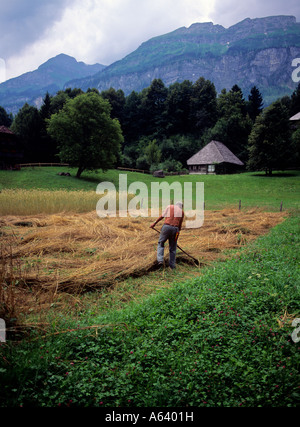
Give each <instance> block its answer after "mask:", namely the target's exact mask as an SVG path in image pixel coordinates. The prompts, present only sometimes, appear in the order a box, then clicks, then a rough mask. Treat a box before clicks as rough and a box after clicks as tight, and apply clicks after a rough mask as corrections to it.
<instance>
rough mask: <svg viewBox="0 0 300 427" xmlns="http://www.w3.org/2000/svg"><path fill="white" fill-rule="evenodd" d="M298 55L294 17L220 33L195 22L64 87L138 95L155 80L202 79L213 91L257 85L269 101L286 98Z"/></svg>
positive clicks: (299, 35) (299, 34) (247, 22)
mask: <svg viewBox="0 0 300 427" xmlns="http://www.w3.org/2000/svg"><path fill="white" fill-rule="evenodd" d="M297 56H300V24H299V23H297V22H296V18H295V17H294V16H284V15H279V16H273V17H272V16H271V17H266V18H255V19H250V18H246V19H244V20H243V21H241V22H239V23H237V24H235V25H233V26H231V27H229V28H228V29H225V28H224V27H222V26H221V25H219V24H213V23H211V22H209V23H195V24H192V25H191V26H190V27H188V28H186V27H181V28H179V29H177V30H175V31H172V32H171V33H168V34H164V35H162V36H157V37H153V38H151V39H149V40H148V41H146V42H144V43H142V44H141V45H140V46H139V48H138V49H136V50H135V51H134V52H132V53H130V54H129V55H127V56H125V57H124V58H123V59H122V60H120V61H116V62H115V63H113V64H111V65H109V66H108V67H106V69H105V70H103V72H102V73H98V74H96V75H95V76H92V77H90V78H84V79H80V80H74V81H70V82H68V83H67V85H65V87H66V86H70V87H81V88H82V89H83V90H86V89H88V87H96V88H97V89H98V90H99V91H102V90H105V89H108V88H109V87H114V88H115V89H116V90H117V89H122V90H123V91H124V92H125V94H129V93H130V92H131V91H133V90H135V91H140V90H142V89H143V88H145V87H148V86H149V85H150V84H151V81H152V80H153V79H155V78H161V79H162V80H163V82H164V83H165V84H166V85H167V86H169V85H170V84H173V83H175V82H180V81H183V80H185V79H186V80H191V81H192V82H194V81H196V80H197V79H198V78H199V77H205V78H206V79H208V80H210V81H212V82H213V83H214V84H215V86H216V89H217V91H218V92H220V91H221V90H222V89H223V88H226V89H230V88H231V87H232V86H233V85H234V84H238V85H239V86H240V87H241V88H242V90H243V91H244V92H246V91H249V90H250V88H251V86H253V85H256V86H258V87H259V88H260V89H261V91H262V93H263V95H264V97H267V98H269V99H268V101H269V102H272V101H273V100H275V99H276V98H277V97H280V96H284V95H289V94H291V92H292V91H293V90H294V89H295V87H296V85H295V83H294V82H293V81H292V79H291V74H292V71H293V69H292V67H291V63H292V60H293V59H294V58H295V57H297Z"/></svg>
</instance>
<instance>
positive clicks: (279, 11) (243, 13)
mask: <svg viewBox="0 0 300 427" xmlns="http://www.w3.org/2000/svg"><path fill="white" fill-rule="evenodd" d="M275 15H292V16H296V18H297V22H300V2H299V0H264V1H261V0H251V1H247V2H244V1H236V0H215V7H214V12H213V13H212V14H211V16H212V19H213V21H214V23H216V24H220V25H223V26H224V27H225V28H228V27H230V26H232V25H234V24H237V23H238V22H240V21H243V20H244V19H246V18H251V19H255V18H263V17H267V16H275Z"/></svg>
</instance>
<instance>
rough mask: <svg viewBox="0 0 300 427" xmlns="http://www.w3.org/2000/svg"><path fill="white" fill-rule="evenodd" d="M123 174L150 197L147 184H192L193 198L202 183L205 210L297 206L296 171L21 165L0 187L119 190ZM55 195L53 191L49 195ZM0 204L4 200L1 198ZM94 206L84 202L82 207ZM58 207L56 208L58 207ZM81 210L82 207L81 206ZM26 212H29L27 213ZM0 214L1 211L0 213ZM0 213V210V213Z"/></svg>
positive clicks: (1, 178)
mask: <svg viewBox="0 0 300 427" xmlns="http://www.w3.org/2000/svg"><path fill="white" fill-rule="evenodd" d="M62 171H63V172H69V173H70V174H71V176H59V175H58V173H59V172H62ZM121 174H126V175H127V185H128V187H129V186H130V184H132V183H133V182H143V183H145V184H146V185H147V188H148V197H149V200H150V197H151V183H153V182H160V183H161V182H167V183H169V184H171V183H174V182H179V183H181V184H182V186H183V184H184V183H185V182H191V183H193V198H194V199H195V197H196V196H195V192H194V190H195V189H196V183H197V182H203V183H204V202H205V208H206V209H222V208H226V207H235V208H237V207H238V206H239V202H240V201H241V206H242V208H243V207H247V208H248V207H259V208H262V209H266V210H279V209H280V206H281V203H282V205H283V209H284V210H290V209H292V210H295V209H296V210H297V209H299V199H300V197H299V196H300V171H288V172H274V174H273V176H272V177H267V176H265V174H264V173H263V172H257V173H243V174H234V175H181V176H178V175H176V176H168V177H165V178H154V177H153V176H152V175H150V174H146V173H145V174H143V173H137V172H124V171H120V170H109V171H107V172H106V173H103V172H98V173H96V172H85V173H83V174H82V178H81V179H77V178H76V177H75V175H76V169H72V168H66V167H65V168H61V167H35V168H23V169H22V170H21V171H0V190H2V193H5V190H8V189H10V190H30V192H32V190H36V189H38V190H47V191H53V192H55V191H57V190H65V191H69V192H78V191H85V192H91V193H94V194H96V188H97V185H98V184H99V183H100V182H106V181H108V182H112V183H113V184H114V185H115V188H116V190H117V191H118V190H119V176H120V175H121ZM0 196H1V194H0ZM52 197H55V194H53V195H52ZM0 203H5V201H3V200H2V201H1V198H0ZM91 207H92V209H93V208H94V202H93V205H90V204H87V207H86V210H90V209H91ZM60 209H61V208H58V210H60ZM83 210H85V208H83ZM28 213H30V212H28ZM0 214H1V212H0ZM2 214H3V213H2Z"/></svg>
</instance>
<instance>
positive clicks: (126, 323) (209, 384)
mask: <svg viewBox="0 0 300 427" xmlns="http://www.w3.org/2000/svg"><path fill="white" fill-rule="evenodd" d="M60 170H61V169H55V168H36V169H34V170H29V169H28V170H27V169H26V170H25V169H24V170H22V171H19V172H3V171H1V172H0V186H1V193H0V203H1V209H2V207H3V206H4V205H5V203H8V202H7V194H10V195H13V193H14V192H15V193H16V194H17V195H20V194H22V193H18V191H20V192H21V191H23V192H24V191H25V192H26V194H27V195H29V193H32V194H35V193H40V194H47V197H50V196H51V194H52V195H53V197H54V200H55V197H56V195H57V194H58V193H59V191H61V192H63V194H65V195H67V194H66V193H70V194H72V195H73V196H74V197H75V195H76V194H77V195H78V194H81V195H82V194H83V192H84V193H87V194H89V193H91V194H94V193H95V190H96V186H97V184H98V183H99V182H101V181H110V182H113V183H114V184H115V186H116V189H117V190H118V176H119V173H123V172H120V171H108V172H107V173H105V174H103V173H99V174H94V173H90V174H83V177H82V179H80V180H77V179H76V178H74V177H73V176H74V172H75V171H74V170H70V173H71V175H73V176H71V177H60V176H58V175H57V173H58V171H60ZM299 175H300V173H299V171H298V172H297V171H290V172H288V173H282V172H278V173H275V174H274V176H273V177H265V176H264V174H260V173H245V174H241V175H231V176H173V177H167V178H165V180H166V181H167V182H170V183H171V182H174V181H179V182H184V181H189V182H197V181H199V180H201V181H203V182H204V186H205V207H206V209H222V208H223V207H228V206H233V207H235V208H237V207H238V203H239V200H241V201H242V209H243V208H247V207H255V206H258V207H260V208H265V209H269V210H279V208H280V204H281V202H283V210H284V212H285V216H286V219H285V221H284V222H282V223H281V224H279V225H277V226H276V227H274V228H273V229H272V230H271V231H270V232H269V233H268V234H267V235H264V236H261V237H259V238H257V239H256V240H255V241H253V242H252V243H250V244H248V245H246V246H244V247H240V248H239V250H232V251H230V252H229V253H228V257H227V258H226V259H225V260H222V261H220V260H217V261H215V262H213V263H212V264H211V265H210V266H207V267H205V268H201V269H199V268H198V267H193V266H185V267H181V266H179V268H178V270H177V271H176V272H169V271H163V272H161V271H153V272H151V273H150V274H149V275H148V276H147V277H145V278H143V277H140V278H137V279H135V278H130V279H128V280H126V281H124V283H123V285H122V286H120V287H119V289H122V290H121V291H119V294H118V291H117V290H116V291H114V290H113V289H110V290H105V289H99V290H98V291H94V292H90V293H87V294H86V295H85V298H86V300H85V301H89V303H86V304H84V303H83V301H84V300H83V296H80V295H76V296H71V299H72V304H71V305H70V307H69V310H66V311H64V312H61V313H60V312H59V308H55V307H54V306H53V308H52V311H51V309H50V310H49V313H48V323H47V325H46V323H45V324H43V325H41V324H39V323H38V321H37V323H36V327H34V319H30V325H31V332H30V333H24V335H23V336H22V334H21V335H17V337H15V339H9V340H7V342H6V343H2V344H1V345H0V377H1V388H0V406H1V407H2V408H4V407H20V406H21V407H24V408H26V407H28V408H37V407H69V408H70V407H71V408H72V407H74V408H79V407H80V408H82V407H97V408H103V407H104V408H118V407H120V408H126V410H127V412H128V411H133V410H134V408H154V407H156V408H166V409H168V408H185V409H192V408H196V409H197V408H205V407H219V408H221V407H226V408H227V407H265V408H271V407H299V406H300V369H299V368H300V341H299V340H300V336H299V335H300V334H299V332H300V331H299V326H300V325H299V319H300V270H299V265H300V263H299V261H300V258H299V254H300V229H299V228H300V221H299V194H300V193H299ZM127 177H128V185H130V183H132V182H135V181H142V182H145V183H146V184H147V185H148V188H150V187H151V185H150V183H151V182H152V181H153V180H155V179H154V178H153V177H151V176H150V175H146V174H137V173H128V174H127ZM37 189H39V190H37ZM44 192H46V193H44ZM24 194H25V193H23V195H24ZM32 203H33V202H32ZM70 203H71V202H70ZM89 203H90V202H89ZM91 203H94V201H91ZM38 205H40V209H42V202H41V201H40V202H38V204H37V206H38ZM53 206H54V207H55V203H54V205H53ZM65 207H66V206H65ZM10 209H11V212H10V213H9V214H10V215H11V214H14V212H13V209H17V203H16V204H15V205H14V206H13V205H12V206H11V207H10ZM27 209H28V210H27V211H26V212H27V214H28V215H30V214H31V213H32V212H31V211H30V203H29V205H28V208H27ZM57 209H58V210H60V209H61V206H58V207H57ZM86 209H90V206H88V203H87V204H86ZM2 215H3V213H2ZM150 281H151V283H152V284H156V287H155V288H153V292H152V293H150V294H149V293H147V294H145V295H140V296H139V298H138V299H132V300H130V298H126V295H125V294H126V293H129V290H130V289H131V290H133V289H134V288H135V289H137V288H138V287H139V286H140V285H141V283H142V282H144V284H147V282H150ZM165 282H168V286H164V283H165ZM120 292H124V293H123V294H122V295H120ZM81 298H82V299H81ZM297 319H298V320H297ZM41 328H42V330H41ZM45 328H46V329H45ZM179 410H180V409H178V411H179ZM102 414H103V412H100V413H99V419H100V420H101V416H102Z"/></svg>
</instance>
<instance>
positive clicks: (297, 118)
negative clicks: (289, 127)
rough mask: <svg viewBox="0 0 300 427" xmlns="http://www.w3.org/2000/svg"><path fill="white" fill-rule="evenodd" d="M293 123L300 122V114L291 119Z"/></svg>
mask: <svg viewBox="0 0 300 427" xmlns="http://www.w3.org/2000/svg"><path fill="white" fill-rule="evenodd" d="M290 120H291V121H294V120H295V121H297V120H300V113H297V114H295V115H294V116H293V117H291V118H290Z"/></svg>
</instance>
